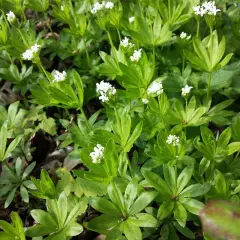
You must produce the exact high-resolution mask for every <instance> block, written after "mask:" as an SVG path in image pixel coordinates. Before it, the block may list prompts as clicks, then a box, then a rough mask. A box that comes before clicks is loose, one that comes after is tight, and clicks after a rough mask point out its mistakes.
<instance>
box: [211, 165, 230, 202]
mask: <svg viewBox="0 0 240 240" xmlns="http://www.w3.org/2000/svg"><path fill="white" fill-rule="evenodd" d="M214 180H215V188H216V189H217V191H218V192H219V193H221V195H222V197H223V198H225V197H227V191H228V189H227V188H228V187H227V183H226V180H225V177H224V176H223V174H222V173H221V172H220V171H219V170H217V169H215V171H214Z"/></svg>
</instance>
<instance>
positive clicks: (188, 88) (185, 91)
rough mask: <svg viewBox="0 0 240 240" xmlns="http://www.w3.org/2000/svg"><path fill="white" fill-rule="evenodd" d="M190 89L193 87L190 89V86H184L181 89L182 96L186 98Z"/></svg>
mask: <svg viewBox="0 0 240 240" xmlns="http://www.w3.org/2000/svg"><path fill="white" fill-rule="evenodd" d="M192 88H193V87H191V86H188V85H185V86H184V87H183V88H182V96H186V95H187V94H189V93H190V91H191V89H192Z"/></svg>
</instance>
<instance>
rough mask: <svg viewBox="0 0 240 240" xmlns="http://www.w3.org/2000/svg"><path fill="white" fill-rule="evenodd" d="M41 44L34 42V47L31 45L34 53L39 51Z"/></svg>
mask: <svg viewBox="0 0 240 240" xmlns="http://www.w3.org/2000/svg"><path fill="white" fill-rule="evenodd" d="M40 48H41V46H40V45H38V44H34V45H33V46H32V47H31V50H32V52H33V53H37V52H38V51H39V50H40Z"/></svg>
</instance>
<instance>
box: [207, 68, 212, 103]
mask: <svg viewBox="0 0 240 240" xmlns="http://www.w3.org/2000/svg"><path fill="white" fill-rule="evenodd" d="M211 80H212V73H211V72H210V73H208V89H207V102H208V101H209V99H210V94H211Z"/></svg>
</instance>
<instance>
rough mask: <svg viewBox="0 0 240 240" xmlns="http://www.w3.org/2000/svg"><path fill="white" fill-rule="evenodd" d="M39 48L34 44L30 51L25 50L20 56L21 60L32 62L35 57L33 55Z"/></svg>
mask: <svg viewBox="0 0 240 240" xmlns="http://www.w3.org/2000/svg"><path fill="white" fill-rule="evenodd" d="M40 48H41V46H40V45H38V44H34V45H33V46H32V47H31V48H30V49H28V50H26V51H25V52H24V53H23V54H22V58H23V59H24V60H32V59H33V58H34V56H35V54H36V53H37V52H38V51H39V50H40Z"/></svg>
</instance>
